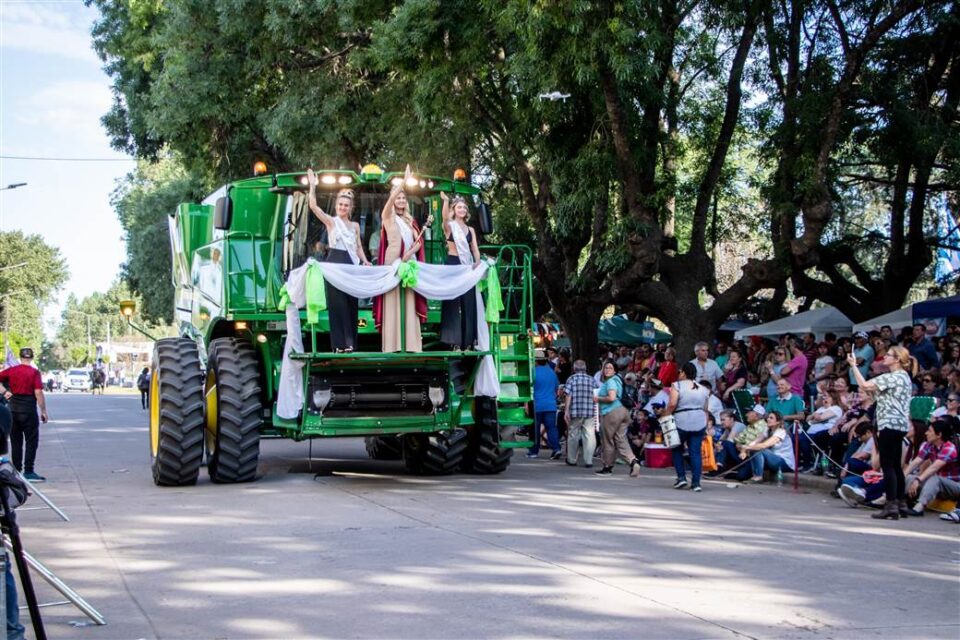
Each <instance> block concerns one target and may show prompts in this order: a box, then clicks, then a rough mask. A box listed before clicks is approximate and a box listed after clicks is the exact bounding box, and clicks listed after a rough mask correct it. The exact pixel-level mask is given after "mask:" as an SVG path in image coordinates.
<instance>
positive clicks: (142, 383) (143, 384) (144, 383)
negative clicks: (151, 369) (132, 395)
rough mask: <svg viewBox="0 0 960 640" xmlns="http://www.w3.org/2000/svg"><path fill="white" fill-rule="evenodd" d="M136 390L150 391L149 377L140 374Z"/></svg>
mask: <svg viewBox="0 0 960 640" xmlns="http://www.w3.org/2000/svg"><path fill="white" fill-rule="evenodd" d="M137 389H139V390H140V391H149V390H150V376H149V375H146V374H143V373H141V374H140V377H139V378H137Z"/></svg>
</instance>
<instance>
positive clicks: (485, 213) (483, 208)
mask: <svg viewBox="0 0 960 640" xmlns="http://www.w3.org/2000/svg"><path fill="white" fill-rule="evenodd" d="M477 217H478V220H479V222H480V231H481V232H482V233H483V234H484V235H487V234H489V233H493V211H491V210H490V205H488V204H487V203H486V202H481V203H480V204H479V205H477Z"/></svg>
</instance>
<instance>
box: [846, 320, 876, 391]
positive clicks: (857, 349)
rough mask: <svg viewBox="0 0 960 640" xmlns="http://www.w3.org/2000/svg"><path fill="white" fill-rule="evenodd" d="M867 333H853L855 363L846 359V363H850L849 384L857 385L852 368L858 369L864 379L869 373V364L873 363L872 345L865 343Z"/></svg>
mask: <svg viewBox="0 0 960 640" xmlns="http://www.w3.org/2000/svg"><path fill="white" fill-rule="evenodd" d="M867 338H868V336H867V334H866V332H864V331H858V332H856V333H855V334H853V349H852V350H851V352H852V353H853V355H854V356H855V357H854V360H856V364H850V361H849V360H848V361H847V364H849V365H850V386H851V387H854V388H855V387H856V386H857V377H856V376H855V375H854V372H853V369H854V368H856V369H858V370H859V371H860V374H861V377H862V378H864V379H866V378H867V376H869V375H870V365H872V364H873V356H874V353H873V347H871V346H870V345H869V344H868V343H867Z"/></svg>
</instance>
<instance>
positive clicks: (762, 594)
mask: <svg viewBox="0 0 960 640" xmlns="http://www.w3.org/2000/svg"><path fill="white" fill-rule="evenodd" d="M48 405H49V411H50V415H51V418H52V420H53V421H52V422H51V423H49V424H47V425H45V426H44V427H42V435H41V443H40V453H39V456H38V463H37V470H38V471H39V472H40V473H42V474H44V475H46V476H47V478H48V482H47V483H46V484H43V485H38V486H39V488H40V489H41V490H42V491H43V492H44V493H45V494H46V495H47V496H48V497H49V498H50V499H52V500H53V501H54V502H55V503H56V504H57V505H58V506H59V507H60V508H62V509H63V510H64V511H65V512H66V513H67V514H68V515H69V516H70V518H71V520H70V522H63V521H61V520H59V519H58V518H57V516H56V515H55V514H54V513H53V512H52V511H50V510H43V509H41V510H30V511H24V512H22V513H21V514H20V522H21V526H22V532H23V533H22V536H23V541H24V544H25V546H26V548H27V549H28V551H30V552H31V553H32V554H33V555H34V556H36V557H37V558H38V559H39V560H41V561H42V562H44V563H45V564H46V565H47V566H48V567H49V568H50V569H51V570H53V571H54V572H56V574H57V575H58V576H59V577H60V578H62V579H63V580H65V581H66V582H67V583H68V584H69V585H70V586H71V587H72V588H73V589H75V590H76V591H77V592H78V593H80V595H82V596H83V597H84V598H85V599H87V600H88V601H89V602H90V603H91V604H92V605H93V606H94V607H96V608H97V609H98V610H99V611H100V612H101V613H102V614H103V615H104V616H105V617H106V619H107V622H108V624H107V625H106V626H93V625H89V624H87V620H86V618H85V617H84V616H83V614H82V613H80V612H79V611H78V610H77V609H75V608H73V607H72V606H69V605H60V606H53V607H48V608H44V609H43V615H44V620H45V623H46V628H47V634H48V636H49V637H51V638H82V639H87V640H95V639H97V640H98V639H105V638H111V639H112V638H118V639H135V638H321V637H322V638H536V637H551V638H552V637H556V638H592V639H593V638H669V639H670V640H683V639H688V638H690V639H692V638H738V637H741V638H957V637H960V528H958V527H957V526H956V525H952V524H948V523H946V522H943V521H940V520H939V519H937V518H936V517H931V516H927V517H925V518H919V519H910V520H907V521H901V522H882V521H875V520H872V519H870V517H869V513H870V512H868V511H866V510H859V509H858V510H853V509H849V508H847V507H845V506H844V505H843V504H842V503H840V502H839V501H837V500H833V499H831V498H829V497H828V496H826V495H825V494H824V493H823V492H822V491H820V490H806V491H802V492H800V493H794V492H793V491H791V490H790V488H789V487H779V488H778V487H775V486H760V487H756V486H736V487H734V486H733V485H728V484H727V483H724V482H710V483H707V484H706V485H705V490H704V492H703V493H701V494H694V493H692V492H690V491H675V490H673V489H672V488H671V478H672V474H670V473H669V472H663V471H653V470H648V469H644V471H643V474H642V476H641V478H639V479H630V478H629V477H627V474H626V469H625V468H624V467H617V469H616V472H615V474H614V475H613V476H612V477H599V476H596V475H594V474H593V473H591V472H590V471H589V470H585V469H583V468H577V469H574V468H570V467H567V466H566V465H565V464H563V463H562V462H550V461H548V460H547V459H545V458H544V459H541V460H527V459H526V458H525V457H523V456H522V454H521V453H517V454H516V456H515V458H514V462H513V465H512V466H511V467H510V469H508V470H507V472H506V473H504V474H503V475H501V476H495V477H477V476H465V475H454V476H449V477H442V478H423V477H415V476H410V475H408V474H407V473H406V472H405V471H404V470H403V468H402V465H401V464H400V463H396V462H375V461H372V460H368V459H367V458H366V455H365V453H364V449H363V443H362V441H358V440H323V441H314V443H313V447H312V449H313V452H312V460H311V459H310V458H309V457H308V444H307V443H305V442H304V443H293V442H289V441H278V440H271V441H265V442H264V443H263V444H262V455H261V465H260V474H261V478H260V479H259V480H258V481H257V482H255V483H251V484H244V485H227V486H222V485H213V484H211V483H210V481H209V479H208V478H207V477H206V471H205V469H204V470H203V471H202V475H201V480H200V482H199V484H198V485H197V486H195V487H185V488H176V489H171V488H159V487H156V486H154V485H153V482H152V480H151V475H150V468H149V455H148V444H147V429H146V420H145V412H142V411H141V410H140V405H139V398H137V397H134V396H130V395H127V396H109V395H108V396H104V397H91V396H89V395H84V396H80V395H73V394H70V395H61V394H55V395H52V396H49V398H48ZM39 505H41V502H40V501H39V500H37V499H36V498H34V499H32V500H31V501H30V502H29V503H28V505H27V506H32V507H36V506H39ZM35 581H36V583H37V588H38V592H39V596H40V600H41V601H55V600H61V599H62V598H61V597H60V596H59V594H57V593H56V592H55V591H54V590H53V589H52V588H51V587H50V586H49V585H47V584H46V583H45V582H44V581H43V580H41V579H39V578H35ZM31 637H32V636H31Z"/></svg>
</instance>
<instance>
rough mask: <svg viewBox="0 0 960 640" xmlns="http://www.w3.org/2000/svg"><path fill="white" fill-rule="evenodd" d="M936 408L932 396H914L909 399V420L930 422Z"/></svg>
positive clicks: (935, 402) (934, 399) (935, 401)
mask: <svg viewBox="0 0 960 640" xmlns="http://www.w3.org/2000/svg"><path fill="white" fill-rule="evenodd" d="M936 408H937V399H936V398H934V397H932V396H914V397H912V398H911V399H910V419H911V420H917V421H919V422H930V416H931V415H933V410H934V409H936Z"/></svg>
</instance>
